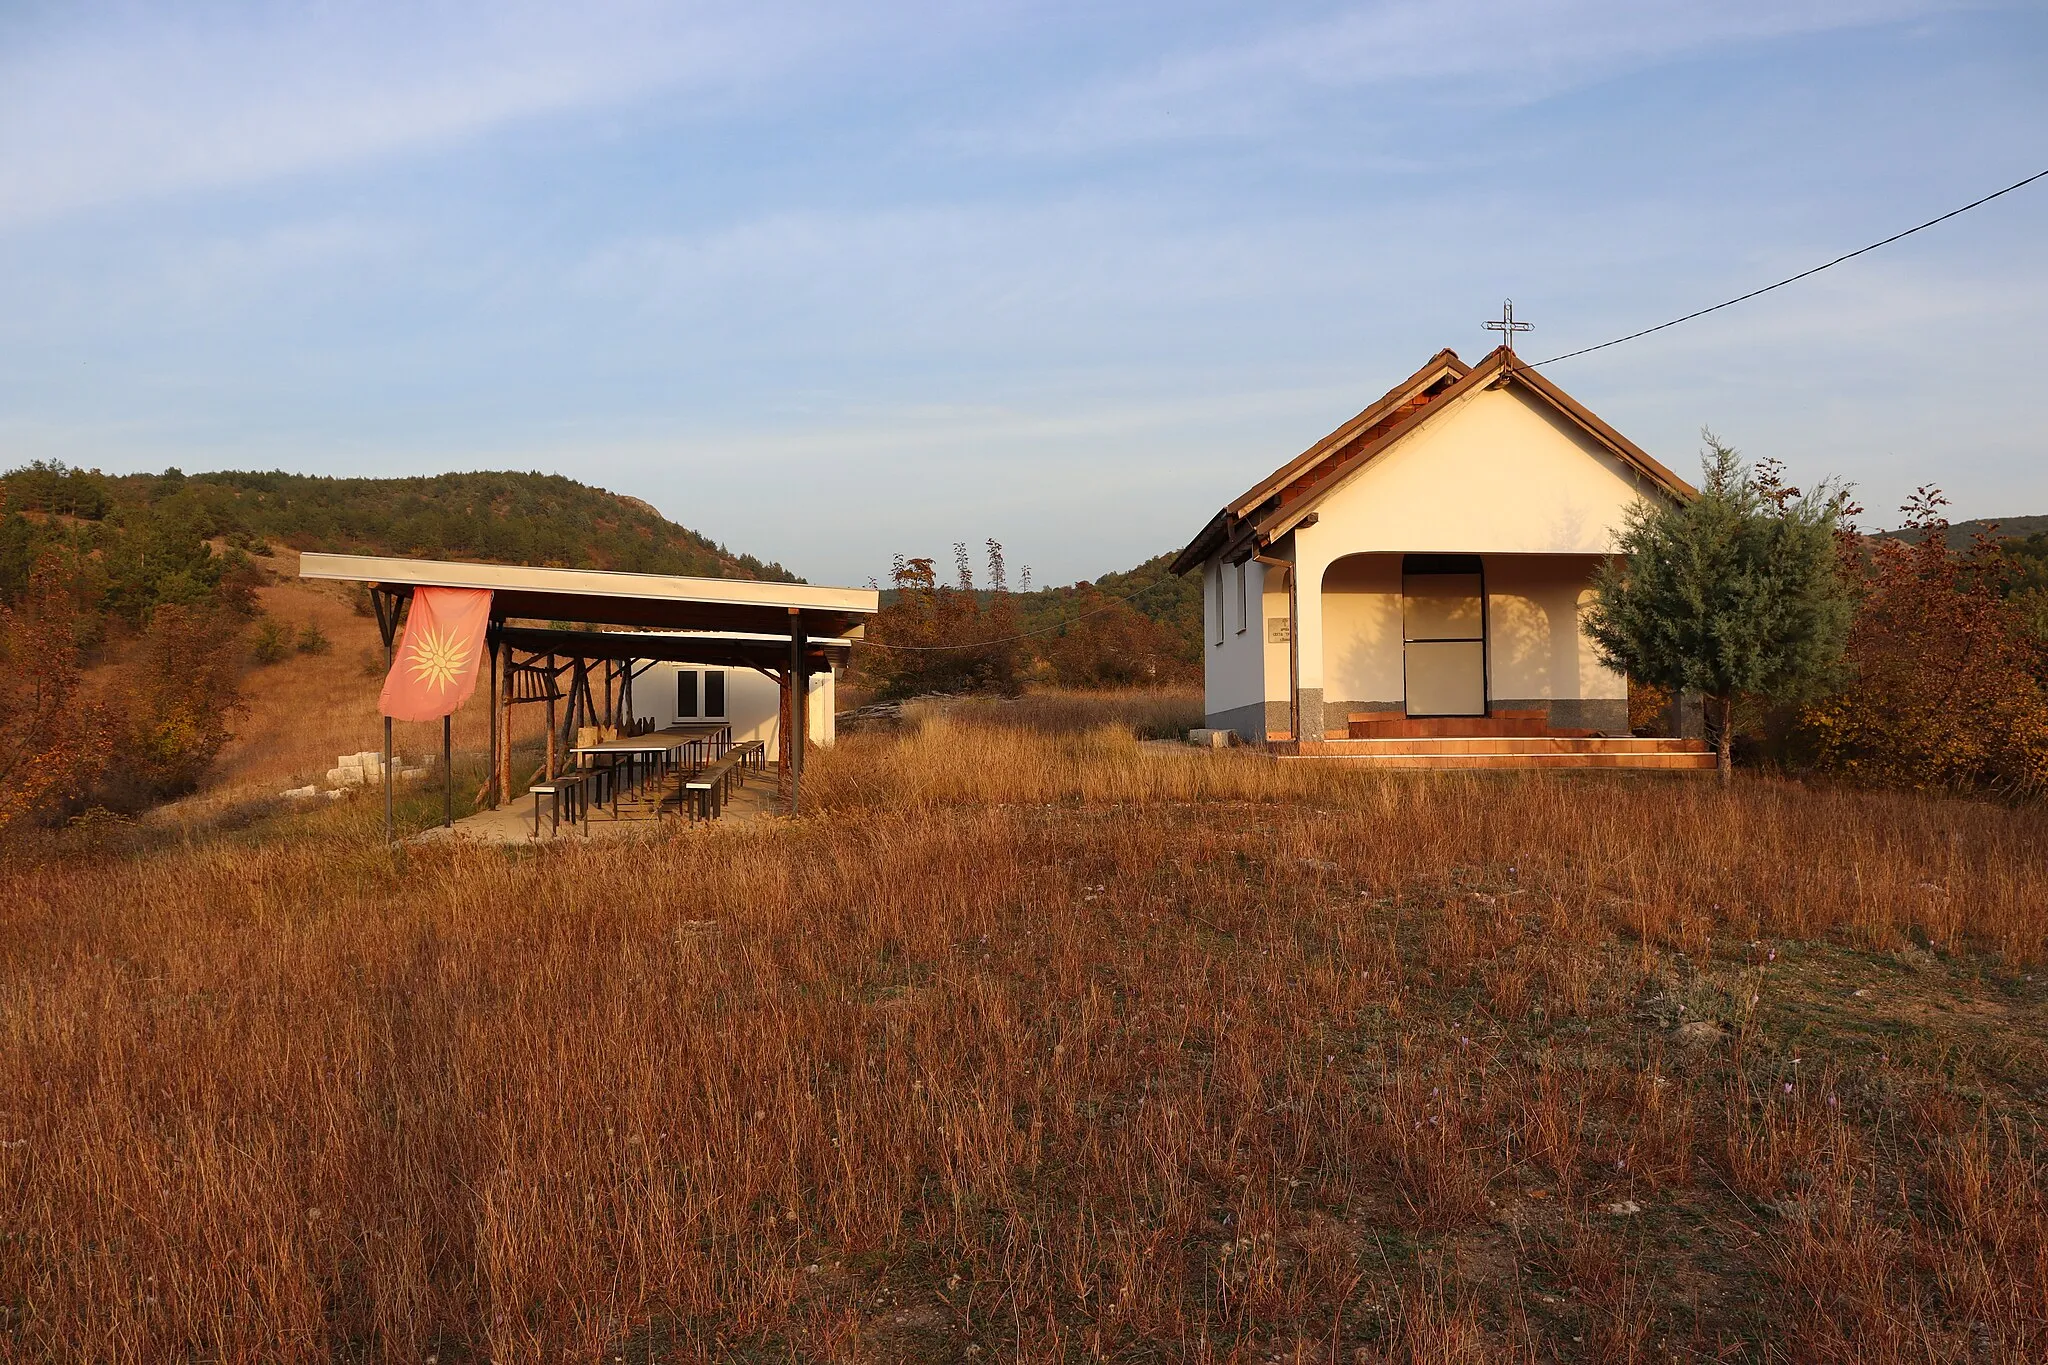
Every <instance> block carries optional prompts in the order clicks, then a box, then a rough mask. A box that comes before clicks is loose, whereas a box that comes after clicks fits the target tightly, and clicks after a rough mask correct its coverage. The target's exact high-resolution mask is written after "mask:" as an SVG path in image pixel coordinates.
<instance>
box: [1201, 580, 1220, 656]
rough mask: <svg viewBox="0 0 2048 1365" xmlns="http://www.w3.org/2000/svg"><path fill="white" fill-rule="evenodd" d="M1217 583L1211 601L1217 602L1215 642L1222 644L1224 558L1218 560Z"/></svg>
mask: <svg viewBox="0 0 2048 1365" xmlns="http://www.w3.org/2000/svg"><path fill="white" fill-rule="evenodd" d="M1204 577H1207V575H1204ZM1215 583H1216V590H1215V592H1213V593H1212V594H1210V600H1211V601H1213V602H1214V603H1215V604H1216V612H1215V618H1216V619H1215V627H1216V637H1215V643H1217V644H1219V645H1220V644H1222V643H1223V561H1222V560H1220V559H1219V560H1217V561H1216V578H1215Z"/></svg>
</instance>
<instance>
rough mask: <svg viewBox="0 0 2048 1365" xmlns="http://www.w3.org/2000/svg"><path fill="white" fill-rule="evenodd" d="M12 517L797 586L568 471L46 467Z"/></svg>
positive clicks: (10, 481) (21, 495)
mask: <svg viewBox="0 0 2048 1365" xmlns="http://www.w3.org/2000/svg"><path fill="white" fill-rule="evenodd" d="M0 485H4V487H5V491H6V495H7V498H6V508H7V510H8V511H9V512H10V513H11V512H20V511H26V512H32V513H33V512H42V513H48V514H55V515H59V516H63V517H67V518H72V519H75V520H77V521H80V522H87V523H90V522H100V521H121V520H125V519H132V518H135V517H137V516H140V515H149V514H155V515H163V514H170V515H173V516H176V517H177V518H178V519H180V520H183V521H186V522H188V523H194V524H195V529H196V530H197V531H198V533H199V534H200V535H201V536H203V537H204V538H206V539H209V540H214V539H224V540H226V541H227V542H228V543H229V544H232V545H235V546H238V547H240V548H245V549H251V550H256V551H259V552H260V551H262V550H266V549H268V548H271V547H272V546H273V544H277V545H283V546H289V547H290V548H292V549H295V550H338V551H352V552H355V553H362V554H395V555H408V556H417V557H421V558H432V559H477V560H498V561H504V562H509V563H522V564H552V565H560V566H563V567H567V568H594V569H620V570H625V571H628V572H635V573H675V574H694V575H700V576H704V577H712V578H751V579H766V580H771V581H778V582H792V581H796V580H795V576H794V575H793V574H791V573H789V572H788V571H787V570H785V569H784V568H783V567H782V566H781V565H780V564H770V563H763V562H762V561H761V560H759V559H756V558H755V557H754V556H752V555H748V554H740V553H736V552H734V551H732V550H729V549H727V548H726V547H725V546H723V545H721V544H719V543H718V542H717V541H714V540H712V539H711V538H710V537H709V536H706V535H703V534H701V533H700V532H697V531H693V530H691V529H689V528H688V527H685V526H680V525H678V524H676V523H675V522H672V521H670V520H668V519H667V518H666V517H664V516H662V515H661V513H660V512H658V511H656V510H655V509H654V508H653V507H651V506H649V505H648V504H647V503H645V502H642V501H641V500H640V499H638V498H632V497H627V496H624V495H623V494H618V493H612V492H608V491H606V490H604V489H602V488H595V487H592V486H591V485H589V484H584V483H578V482H577V481H576V480H574V479H569V478H564V477H562V476H561V475H559V474H521V473H511V472H487V473H467V474H436V475H430V476H424V477H417V478H400V479H356V478H322V477H315V476H311V475H305V474H286V473H282V472H277V471H273V472H270V473H255V472H247V471H239V470H223V471H220V472H218V473H207V474H192V475H186V474H183V473H180V472H179V471H178V470H175V469H171V470H166V471H165V472H164V473H162V474H126V475H119V476H110V475H104V474H101V473H99V472H98V471H97V470H79V469H68V468H66V467H64V466H63V465H50V464H43V463H40V462H39V463H36V464H32V465H29V466H27V467H25V468H22V469H17V470H13V471H12V472H10V473H8V474H7V475H6V476H5V477H4V479H0Z"/></svg>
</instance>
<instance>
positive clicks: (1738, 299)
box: [1487, 171, 2048, 369]
mask: <svg viewBox="0 0 2048 1365" xmlns="http://www.w3.org/2000/svg"><path fill="white" fill-rule="evenodd" d="M2043 176H2048V171H2036V172H2034V173H2033V174H2032V175H2030V176H2028V177H2027V178H2026V179H2025V180H2017V181H2014V182H2013V183H2012V184H2010V185H2007V186H2006V187H2005V188H2004V189H2002V190H1998V191H1995V192H1994V193H1991V194H1987V195H1985V196H1984V197H1983V198H1982V199H1973V200H1971V201H1970V202H1969V203H1967V204H1965V205H1963V206H1962V207H1961V208H1959V209H1950V210H1949V211H1948V212H1947V213H1944V214H1942V215H1941V217H1939V218H1929V219H1928V220H1927V221H1926V222H1924V223H1922V224H1920V226H1918V227H1909V228H1907V229H1906V230H1905V231H1904V232H1895V233H1893V234H1892V235H1891V236H1889V237H1887V238H1885V239H1884V240H1883V241H1881V242H1872V243H1871V244H1870V245H1869V246H1865V247H1858V248H1857V249H1856V250H1854V251H1851V252H1849V253H1848V254H1847V255H1843V256H1837V257H1835V259H1833V260H1832V261H1829V262H1827V263H1826V264H1825V265H1817V266H1814V267H1813V268H1812V269H1810V270H1802V271H1800V272H1799V273H1798V274H1797V275H1787V276H1786V277H1785V278H1784V279H1782V280H1779V281H1778V282H1777V283H1776V284H1767V285H1765V286H1764V287H1763V288H1761V289H1752V290H1750V291H1749V292H1748V293H1747V294H1738V295H1736V296H1735V297H1734V298H1732V299H1728V300H1726V301H1724V302H1721V303H1717V304H1715V305H1714V306H1713V307H1711V308H1702V309H1700V310H1698V311H1697V312H1693V313H1687V314H1686V315H1685V316H1684V317H1682V318H1673V319H1671V321H1669V322H1660V323H1658V324H1657V325H1656V326H1655V327H1645V328H1643V330H1642V331H1640V332H1630V333H1629V334H1628V335H1627V336H1625V337H1616V338H1615V339H1614V340H1612V341H1603V342H1601V343H1600V344H1599V345H1598V346H1582V347H1580V348H1579V349H1578V350H1576V351H1566V352H1565V353H1564V354H1563V355H1554V356H1552V357H1550V359H1548V360H1539V361H1537V362H1536V363H1535V364H1534V365H1531V366H1529V368H1530V369H1540V368H1541V367H1542V366H1545V365H1555V364H1556V363H1557V362H1558V361H1560V360H1570V359H1572V357H1574V356H1582V355H1590V354H1592V353H1593V352H1594V351H1604V350H1606V349H1607V348H1608V347H1609V346H1619V345H1621V343H1622V342H1624V341H1634V340H1635V339H1636V338H1637V337H1646V336H1648V335H1650V333H1652V332H1661V331H1663V330H1664V329H1665V328H1667V327H1676V326H1677V325H1678V324H1679V323H1681V322H1691V321H1692V320H1693V319H1694V318H1703V317H1705V316H1706V315H1707V314H1709V313H1718V312H1720V311H1721V310H1722V309H1723V308H1732V307H1734V306H1735V305H1736V304H1738V303H1742V302H1743V301H1745V300H1747V299H1753V298H1755V297H1756V296H1757V295H1759V294H1768V293H1770V292H1771V291H1772V290H1773V289H1783V288H1784V287H1785V286H1786V285H1788V284H1794V283H1796V282H1798V281H1800V280H1803V279H1805V278H1806V277H1807V276H1808V275H1818V274H1820V272H1821V271H1823V270H1827V269H1829V268H1830V267H1832V266H1838V265H1840V264H1841V263H1842V262H1844V261H1853V260H1854V259H1856V258H1857V257H1858V256H1861V255H1863V254H1864V253H1865V252H1868V251H1875V250H1877V249H1878V248H1879V247H1881V246H1890V245H1891V244H1892V243H1893V242H1896V241H1898V240H1900V239H1901V238H1904V237H1911V236H1912V235H1913V234H1914V233H1916V232H1924V231H1925V230H1926V229H1928V228H1931V227H1933V226H1934V225H1935V224H1936V223H1946V222H1947V221H1948V220H1949V219H1951V218H1954V217H1955V216H1956V215H1958V214H1963V213H1968V212H1969V211H1970V210H1971V209H1974V208H1980V207H1982V206H1983V205H1985V204H1988V203H1990V202H1991V201H1992V200H1994V199H1996V198H1998V197H1999V196H2000V195H2007V194H2011V193H2012V192H2013V191H2014V190H2016V189H2020V188H2022V187H2024V186H2027V185H2031V184H2033V183H2034V182H2035V181H2036V180H2039V179H2041V178H2042V177H2043ZM1487 325H1488V326H1492V324H1491V323H1488V324H1487Z"/></svg>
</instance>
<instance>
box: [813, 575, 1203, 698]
mask: <svg viewBox="0 0 2048 1365" xmlns="http://www.w3.org/2000/svg"><path fill="white" fill-rule="evenodd" d="M987 558H988V568H987V575H986V577H985V578H984V580H983V583H984V584H986V586H982V585H977V584H976V582H975V580H974V568H973V562H972V557H971V556H970V554H969V551H968V547H967V545H966V543H965V542H962V543H959V544H956V545H955V546H954V547H953V570H954V571H953V574H952V575H951V579H952V581H950V582H947V581H945V580H944V579H943V578H941V576H940V574H939V572H938V569H937V563H936V561H935V560H932V559H926V558H906V557H898V559H897V561H896V566H895V569H894V571H893V572H892V573H891V575H890V586H889V587H888V588H886V589H884V590H883V598H882V612H881V615H880V616H879V617H877V618H876V620H875V621H874V622H873V623H872V624H871V625H870V626H869V628H868V630H867V632H866V644H865V645H864V646H862V647H861V648H859V649H857V650H856V652H855V655H854V679H853V680H854V682H855V684H856V685H857V686H860V687H862V688H864V689H867V690H870V691H871V692H873V693H874V694H875V695H877V696H881V697H907V696H915V695H919V694H923V693H934V692H941V693H958V692H999V693H1015V692H1017V691H1018V690H1020V689H1021V688H1022V687H1023V686H1024V685H1025V684H1026V683H1032V682H1037V683H1052V684H1056V685H1059V686H1065V687H1159V686H1168V685H1176V684H1186V683H1191V682H1196V681H1199V680H1200V678H1201V669H1202V639H1201V632H1202V585H1201V580H1199V579H1187V578H1176V577H1174V576H1173V575H1172V574H1169V573H1168V572H1167V571H1166V566H1167V563H1168V562H1169V560H1170V559H1171V556H1170V555H1159V556H1157V557H1155V558H1153V559H1148V560H1146V561H1145V562H1144V563H1143V564H1140V565H1139V566H1138V567H1136V568H1135V569H1131V570H1128V571H1126V572H1123V573H1110V574H1105V575H1103V576H1102V577H1101V578H1100V579H1098V580H1096V581H1095V582H1092V583H1090V582H1085V581H1084V582H1080V583H1076V584H1073V585H1072V586H1071V587H1059V588H1040V589H1037V590H1034V591H1019V592H1013V591H1011V590H1010V586H1009V582H1008V573H1007V570H1006V568H1005V566H1004V563H1003V547H1002V546H1001V545H999V544H997V543H996V542H995V541H993V540H991V541H989V542H987Z"/></svg>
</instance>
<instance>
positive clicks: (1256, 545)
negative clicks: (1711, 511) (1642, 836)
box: [1173, 347, 1695, 766]
mask: <svg viewBox="0 0 2048 1365" xmlns="http://www.w3.org/2000/svg"><path fill="white" fill-rule="evenodd" d="M1693 496H1695V493H1694V490H1693V489H1692V488H1691V487H1690V486H1689V485H1688V484H1686V483H1685V482H1684V481H1683V480H1681V479H1679V478H1678V477H1677V476H1676V475H1674V474H1673V473H1672V472H1671V471H1670V470H1668V469H1666V468H1665V467H1664V466H1663V465H1662V464H1660V463H1658V462H1657V461H1656V460H1654V459H1652V458H1651V457H1650V456H1649V454H1647V453H1646V452H1645V451H1643V450H1642V448H1641V447H1639V446H1637V445H1636V444H1635V443H1634V442H1632V441H1630V440H1629V439H1628V438H1627V437H1625V436H1623V435H1622V434H1621V433H1620V432H1618V431H1616V430H1615V429H1614V428H1613V427H1611V426H1609V425H1608V424H1607V423H1606V422H1604V421H1602V420H1601V419H1600V418H1599V417H1597V416H1595V415H1594V414H1593V413H1592V412H1591V411H1589V410H1588V409H1587V408H1586V407H1585V406H1584V405H1582V404H1581V403H1579V402H1578V401H1577V400H1575V399H1573V398H1572V397H1571V396H1570V395H1569V394H1566V393H1565V392H1564V391H1563V390H1562V389H1560V388H1558V387H1557V386H1556V385H1555V384H1553V383H1552V382H1551V381H1550V380H1548V379H1546V378H1545V377H1544V376H1543V375H1541V374H1540V373H1538V372H1537V371H1535V370H1534V369H1531V368H1529V367H1528V366H1526V365H1523V364H1521V363H1520V362H1519V361H1517V360H1516V358H1515V355H1514V352H1513V351H1512V350H1510V349H1508V348H1506V347H1501V348H1497V349H1495V350H1494V351H1492V352H1491V353H1489V354H1488V355H1487V356H1486V357H1485V358H1484V359H1483V360H1481V361H1480V362H1479V363H1478V364H1477V365H1467V364H1466V363H1465V362H1464V361H1462V360H1460V359H1459V358H1458V356H1457V355H1456V353H1455V352H1452V351H1449V350H1444V351H1439V352H1438V353H1437V354H1436V355H1435V356H1432V357H1431V358H1430V360H1429V362H1428V363H1427V364H1425V365H1424V366H1423V367H1422V368H1421V369H1419V370H1417V371H1416V372H1415V373H1414V374H1412V375H1410V376H1409V377H1408V378H1407V379H1405V380H1403V381H1402V382H1401V383H1400V384H1397V385H1396V386H1394V387H1393V388H1392V389H1390V390H1388V391H1387V393H1386V394H1385V395H1384V396H1383V397H1381V398H1380V399H1379V400H1378V401H1377V402H1375V403H1373V404H1372V405H1370V406H1369V407H1367V408H1366V409H1365V410H1364V411H1363V412H1361V413H1359V414H1358V415H1357V416H1356V417H1354V418H1352V419H1351V420H1350V421H1348V422H1346V423H1344V424H1343V425H1342V426H1340V427H1338V428H1337V429H1336V430H1335V431H1333V432H1331V433H1330V434H1329V435H1328V436H1326V437H1324V438H1323V439H1322V440H1320V441H1318V442H1316V443H1315V444H1314V445H1313V446H1310V447H1309V448H1308V449H1307V450H1306V451H1303V452H1302V453H1301V454H1300V455H1299V456H1297V457H1295V458H1294V459H1292V460H1290V461H1288V462H1287V463H1286V464H1284V465H1282V466H1281V467H1280V468H1279V469H1277V470H1275V471H1274V472H1273V473H1272V474H1270V475H1268V476H1267V477H1265V478H1263V479H1261V480H1260V481H1259V482H1258V483H1256V484H1254V485H1253V486H1252V487H1251V488H1250V489H1248V490H1247V491H1246V492H1245V493H1243V494H1242V495H1240V496H1239V497H1237V498H1234V499H1232V500H1231V501H1230V502H1229V503H1227V504H1226V505H1225V506H1224V507H1223V508H1222V510H1221V511H1219V512H1217V514H1216V515H1215V516H1214V517H1213V518H1211V519H1210V521H1209V523H1208V524H1207V525H1206V526H1204V527H1203V528H1202V530H1201V532H1200V533H1199V534H1198V535H1197V536H1196V537H1195V538H1194V539H1193V540H1192V541H1191V542H1189V544H1188V546H1187V547H1186V548H1185V549H1183V550H1182V551H1181V552H1180V554H1179V555H1178V556H1177V557H1176V559H1175V560H1174V563H1173V569H1174V571H1175V572H1176V573H1191V572H1194V571H1195V570H1197V569H1199V570H1200V571H1201V573H1202V581H1203V602H1204V607H1205V620H1204V633H1205V639H1204V646H1205V647H1204V650H1203V654H1204V669H1203V674H1204V683H1205V696H1206V705H1205V710H1206V712H1207V717H1208V719H1207V724H1208V725H1209V726H1210V727H1211V728H1212V729H1214V730H1219V731H1225V730H1227V731H1235V732H1236V733H1237V734H1238V735H1240V736H1242V737H1243V738H1244V739H1246V740H1249V741H1252V742H1255V743H1260V744H1272V745H1274V746H1275V747H1277V748H1279V749H1280V751H1281V752H1283V753H1285V752H1299V753H1332V752H1342V753H1352V754H1355V755H1357V756H1360V757H1365V756H1368V755H1370V754H1372V753H1374V752H1380V753H1383V754H1385V753H1391V752H1392V751H1391V750H1389V749H1386V748H1384V747H1382V748H1381V749H1379V750H1377V751H1376V750H1373V749H1368V748H1364V747H1337V748H1333V747H1332V746H1333V745H1334V746H1346V745H1347V742H1349V741H1367V740H1377V741H1394V740H1402V741H1428V742H1431V743H1435V744H1436V748H1435V749H1434V750H1430V751H1426V752H1436V753H1440V754H1443V755H1452V754H1459V753H1463V754H1474V755H1486V756H1490V757H1493V758H1499V759H1506V758H1509V757H1513V756H1515V755H1516V754H1539V755H1545V756H1554V755H1560V754H1579V755H1602V754H1604V755H1605V757H1606V758H1607V759H1618V758H1619V757H1622V756H1625V755H1627V754H1629V753H1632V752H1638V751H1640V752H1646V753H1647V752H1657V753H1668V752H1675V750H1674V748H1673V746H1671V745H1666V746H1664V747H1663V748H1662V749H1657V750H1650V749H1646V748H1644V749H1639V747H1631V746H1629V745H1628V744H1627V741H1626V737H1628V735H1629V720H1628V682H1627V679H1625V678H1624V677H1622V676H1621V675H1620V674H1619V673H1616V672H1615V671H1613V670H1612V669H1609V668H1607V667H1606V666H1605V665H1604V664H1602V663H1601V662H1600V660H1599V658H1598V657H1597V656H1596V654H1595V653H1594V651H1593V648H1592V645H1591V643H1590V641H1588V640H1587V638H1586V637H1585V634H1584V632H1583V631H1582V630H1581V628H1580V613H1581V611H1582V609H1583V608H1584V606H1585V605H1586V603H1587V602H1588V600H1589V598H1590V594H1591V577H1592V574H1593V571H1594V568H1595V566H1596V565H1598V564H1599V563H1600V562H1601V561H1602V560H1603V559H1605V558H1606V557H1607V556H1609V555H1610V554H1612V553H1613V548H1614V535H1615V533H1616V531H1617V530H1618V529H1619V528H1620V527H1621V525H1622V523H1623V519H1624V516H1625V514H1626V512H1627V510H1628V509H1629V507H1630V506H1631V505H1632V504H1633V503H1635V502H1636V501H1637V500H1638V499H1643V498H1648V499H1686V498H1691V497H1693ZM1608 737H1614V738H1615V739H1616V740H1617V741H1618V742H1619V743H1618V746H1617V745H1616V744H1608V745H1606V747H1605V748H1602V747H1601V742H1603V741H1605V740H1606V739H1607V738H1608ZM1508 738H1513V739H1515V740H1517V741H1526V742H1525V743H1517V744H1509V745H1501V744H1493V745H1490V746H1488V745H1479V744H1475V743H1470V742H1468V743H1464V744H1463V745H1453V744H1451V743H1449V742H1450V741H1480V740H1503V739H1508ZM1545 741H1547V743H1546V742H1545ZM1564 741H1571V742H1570V743H1564ZM1410 748H1411V750H1412V749H1413V746H1412V745H1411V746H1410ZM1423 752H1425V751H1422V750H1415V751H1413V752H1410V753H1405V754H1404V756H1408V757H1413V756H1417V755H1418V754H1421V753H1423ZM1687 756H1688V761H1687V762H1683V763H1681V762H1677V761H1672V760H1669V759H1662V758H1660V759H1657V760H1655V761H1652V762H1645V763H1643V764H1635V763H1633V762H1631V763H1630V764H1629V766H1694V765H1693V764H1692V763H1691V762H1690V761H1689V760H1690V753H1689V750H1688V751H1687ZM1603 761H1604V760H1603ZM1545 762H1546V764H1548V763H1549V762H1550V760H1549V758H1546V760H1545ZM1437 766H1451V765H1450V764H1448V763H1445V764H1441V765H1437ZM1493 766H1504V764H1496V765H1493Z"/></svg>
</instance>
